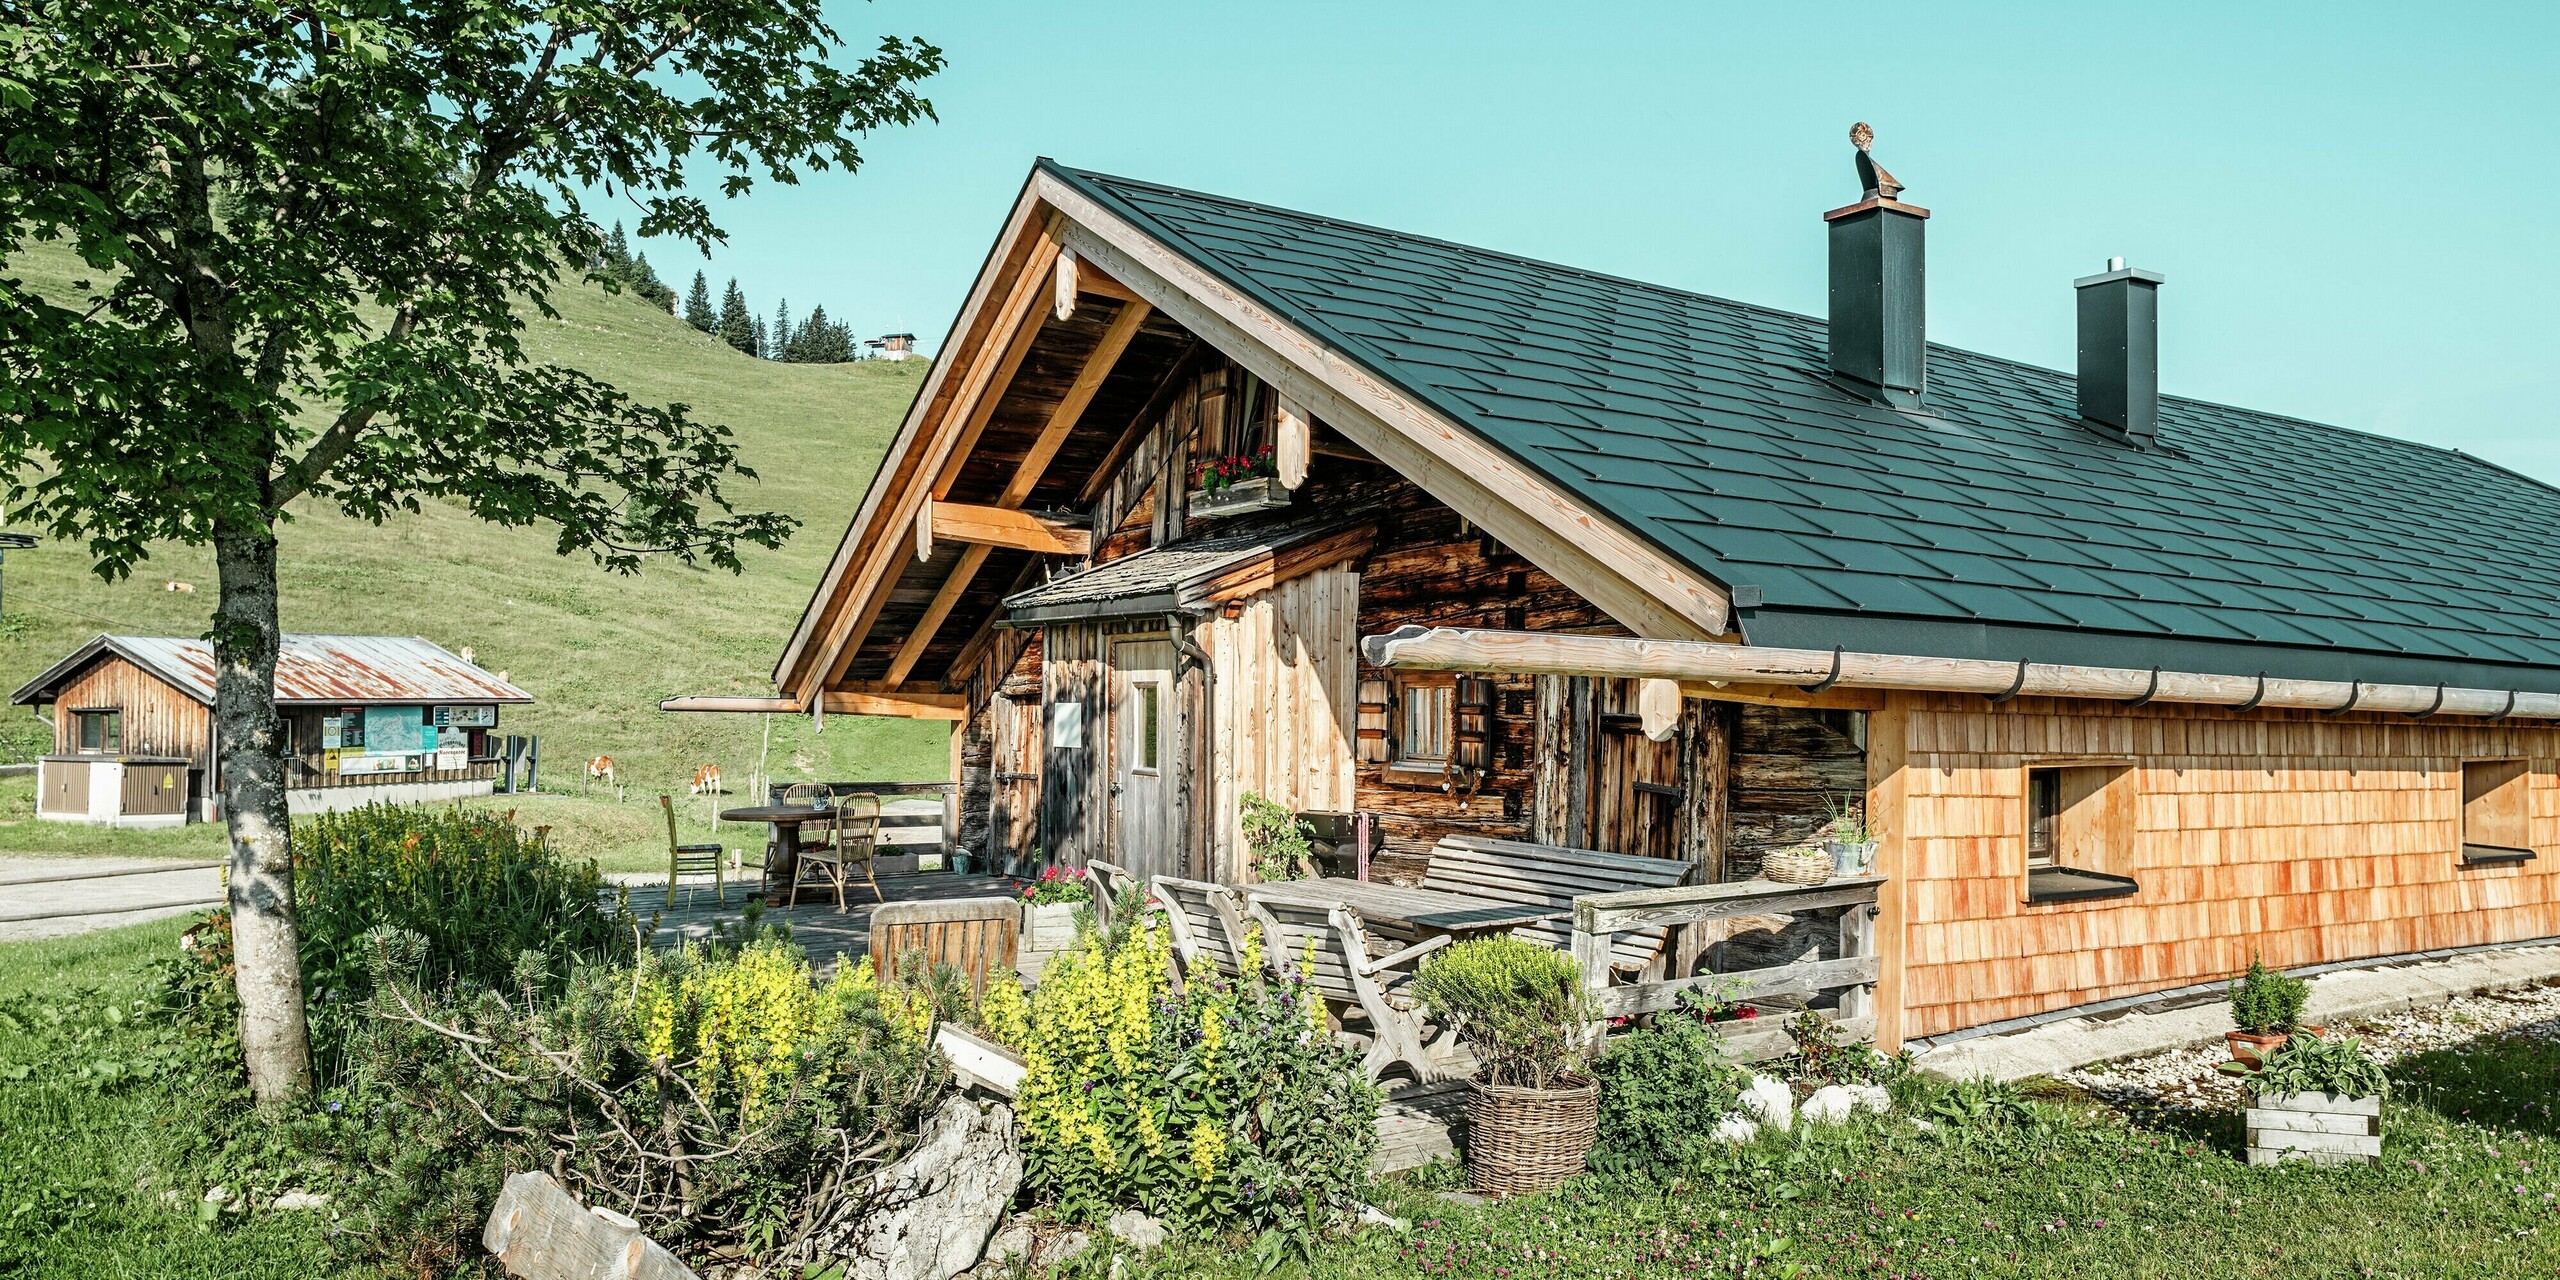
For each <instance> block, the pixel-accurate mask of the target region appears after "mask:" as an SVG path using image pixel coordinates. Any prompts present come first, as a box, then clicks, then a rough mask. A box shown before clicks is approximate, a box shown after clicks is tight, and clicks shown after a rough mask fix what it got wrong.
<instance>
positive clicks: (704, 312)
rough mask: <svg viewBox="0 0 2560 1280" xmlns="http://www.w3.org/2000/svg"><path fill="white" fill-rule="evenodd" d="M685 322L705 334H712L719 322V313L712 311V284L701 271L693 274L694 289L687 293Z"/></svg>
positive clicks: (685, 298)
mask: <svg viewBox="0 0 2560 1280" xmlns="http://www.w3.org/2000/svg"><path fill="white" fill-rule="evenodd" d="M684 322H685V323H686V324H689V325H692V326H693V327H694V328H696V329H700V330H702V331H703V332H704V333H709V332H711V329H712V326H713V325H714V324H716V323H717V322H718V315H717V313H715V312H714V311H712V309H711V284H710V282H709V281H706V280H704V279H703V278H702V273H701V272H699V271H696V272H694V273H693V287H692V288H691V289H688V290H686V291H685V295H684Z"/></svg>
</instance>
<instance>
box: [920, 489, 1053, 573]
mask: <svg viewBox="0 0 2560 1280" xmlns="http://www.w3.org/2000/svg"><path fill="white" fill-rule="evenodd" d="M925 512H926V514H925V515H924V516H922V517H919V518H918V519H917V521H916V528H917V531H918V533H919V535H920V536H919V537H918V538H917V539H916V558H917V559H919V560H928V559H931V558H932V557H933V547H934V544H935V543H938V542H962V543H970V544H973V545H974V544H980V543H983V544H985V545H987V546H991V547H1011V548H1013V549H1014V550H1016V551H1033V552H1038V553H1039V554H1041V555H1046V556H1075V557H1079V558H1081V557H1084V556H1088V555H1091V554H1093V529H1092V528H1091V527H1090V526H1088V525H1085V524H1083V523H1081V522H1079V521H1076V520H1074V519H1070V518H1067V517H1063V516H1042V515H1033V514H1032V513H1030V512H1028V511H1021V510H1016V509H1014V508H1011V507H982V506H976V505H974V504H971V503H965V502H939V501H937V502H928V503H926V504H925Z"/></svg>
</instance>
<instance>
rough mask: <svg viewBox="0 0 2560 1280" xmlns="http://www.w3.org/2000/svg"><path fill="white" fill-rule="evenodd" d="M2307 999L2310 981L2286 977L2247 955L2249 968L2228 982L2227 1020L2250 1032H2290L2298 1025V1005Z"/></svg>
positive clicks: (2264, 1033) (2301, 1004) (2300, 1022)
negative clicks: (2229, 999) (2233, 980)
mask: <svg viewBox="0 0 2560 1280" xmlns="http://www.w3.org/2000/svg"><path fill="white" fill-rule="evenodd" d="M2310 999H2311V984H2310V983H2309V982H2307V981H2305V980H2303V979H2301V978H2293V977H2287V976H2286V975H2284V974H2282V973H2279V972H2277V971H2276V970H2273V969H2270V968H2268V967H2267V965H2266V962H2265V961H2264V960H2261V959H2259V958H2258V957H2256V956H2254V955H2253V956H2251V957H2249V972H2247V973H2245V974H2242V975H2241V976H2240V979H2239V980H2238V981H2236V982H2234V983H2232V984H2231V1021H2232V1023H2233V1025H2235V1026H2238V1027H2239V1028H2240V1029H2241V1030H2243V1031H2246V1032H2249V1033H2250V1034H2252V1035H2261V1036H2267V1035H2274V1034H2276V1033H2277V1032H2285V1033H2291V1032H2292V1031H2293V1030H2294V1029H2295V1028H2296V1027H2299V1026H2300V1025H2302V1006H2303V1005H2304V1004H2305V1003H2307V1002H2309V1001H2310Z"/></svg>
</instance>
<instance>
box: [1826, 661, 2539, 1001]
mask: <svg viewBox="0 0 2560 1280" xmlns="http://www.w3.org/2000/svg"><path fill="white" fill-rule="evenodd" d="M1895 702H1896V703H1897V704H1898V706H1899V707H1901V708H1904V709H1905V711H1904V715H1903V716H1901V717H1878V718H1877V720H1876V721H1875V723H1876V724H1877V725H1887V724H1890V723H1893V721H1894V720H1895V719H1897V718H1898V719H1900V720H1901V722H1902V723H1903V724H1904V725H1905V728H1904V734H1905V737H1904V740H1903V742H1902V743H1901V746H1902V748H1903V764H1902V777H1901V778H1900V780H1899V783H1898V790H1899V793H1900V795H1901V796H1902V806H1903V807H1902V814H1901V822H1902V829H1901V832H1900V841H1899V849H1898V853H1897V856H1898V857H1899V859H1900V866H1899V870H1898V877H1897V880H1896V882H1895V888H1894V889H1893V890H1892V891H1891V892H1893V893H1894V894H1896V895H1898V897H1899V908H1900V910H1899V912H1898V913H1897V914H1899V915H1900V916H1901V918H1902V920H1903V921H1904V922H1905V929H1904V934H1903V940H1902V945H1903V951H1902V954H1901V956H1900V957H1899V961H1900V969H1901V975H1900V982H1901V989H1900V1001H1901V1004H1902V1008H1903V1028H1902V1029H1903V1034H1904V1035H1905V1036H1923V1035H1930V1034H1935V1033H1938V1032H1943V1031H1949V1030H1954V1029H1957V1028H1961V1027H1968V1026H1975V1025H1979V1024H1982V1023H1986V1022H1995V1021H1999V1020H2001V1019H2005V1018H2014V1017H2021V1016H2025V1015H2029V1014H2035V1013H2042V1012H2046V1011H2048V1010H2053V1009H2059V1008H2065V1007H2069V1006H2073V1005H2079V1004H2086V1003H2089V1002H2092V1001H2097V1000H2105V999H2110V998H2113V997H2117V996H2125V995H2135V994H2140V993H2142V992H2147V991H2158V990H2165V989H2168V988H2172V987H2179V986H2185V985H2187V984H2190V983H2194V982H2199V981H2205V980H2211V979H2217V978H2220V977H2223V976H2226V975H2229V974H2232V973H2236V972H2238V971H2240V970H2242V969H2245V968H2247V967H2248V964H2249V960H2250V957H2251V956H2252V955H2253V954H2257V955H2262V956H2263V957H2264V958H2265V960H2266V962H2267V963H2268V964H2271V965H2275V966H2278V967H2280V968H2296V967H2300V966H2303V965H2312V964H2321V963H2326V962H2331V961H2339V960H2351V959H2360V958H2364V957H2370V956H2382V955H2394V954H2400V953H2404V952H2410V951H2422V950H2430V949H2435V948H2441V947H2462V946H2472V945H2477V944H2482V943H2493V942H2505V941H2516V940H2522V939H2529V938H2540V937H2549V936H2553V935H2560V879H2555V876H2560V782H2555V771H2556V770H2560V727H2553V726H2542V725H2536V724H2532V723H2525V722H2514V723H2508V724H2483V723H2481V722H2478V721H2456V720H2443V721H2431V722H2422V721H2416V720H2412V719H2409V718H2407V717H2402V716H2372V717H2356V716H2345V717H2339V718H2335V719H2332V718H2329V717H2324V716H2321V715H2319V714H2317V713H2311V712H2259V713H2255V714H2253V715H2248V716H2242V715H2239V714H2235V713H2233V712H2230V711H2226V710H2222V709H2218V708H2198V707H2172V706H2153V707H2146V708H2140V709H2133V708H2125V707H2117V706H2112V705H2108V704H2103V703H2092V702H2087V701H2060V700H2049V699H2034V698H2022V699H2019V700H2017V701H2016V702H2014V703H2009V704H1992V703H1989V702H1987V701H1986V700H1984V699H1981V698H1975V697H1969V696H1963V695H1897V697H1896V699H1895ZM2494 758H2516V759H2523V760H2526V761H2528V762H2529V765H2530V771H2529V774H2528V781H2527V784H2526V785H2527V786H2528V787H2529V788H2530V790H2529V796H2530V813H2531V833H2530V834H2531V841H2532V847H2533V848H2534V849H2535V850H2536V851H2537V852H2538V853H2539V854H2540V856H2539V857H2538V858H2536V859H2535V860H2532V861H2527V862H2520V863H2505V864H2499V865H2475V866H2465V865H2464V864H2463V862H2462V855H2461V845H2462V800H2463V795H2462V763H2463V761H2464V760H2466V759H2475V760H2476V759H2494ZM1889 761H1890V757H1889V756H1888V755H1887V754H1885V753H1879V754H1878V757H1877V764H1878V766H1879V767H1880V768H1890V767H1891V766H1890V763H1889ZM2074 763H2092V764H2108V765H2114V766H2120V767H2123V768H2126V769H2127V770H2129V772H2130V775H2131V776H2130V779H2129V784H2130V787H2131V801H2132V802H2131V803H2130V804H2129V805H2127V806H2125V807H2124V809H2125V811H2124V814H2123V818H2122V821H2123V822H2124V824H2125V826H2126V827H2127V830H2125V831H2124V832H2122V834H2121V837H2120V839H2118V840H2117V841H2116V842H2115V844H2114V847H2113V848H2112V849H2111V851H2110V852H2109V853H2108V855H2107V864H2106V865H2102V866H2091V867H2090V868H2089V869H2092V870H2101V871H2106V872H2110V873H2113V874H2117V875H2124V876H2130V877H2132V878H2133V879H2134V880H2135V881H2137V882H2138V883H2139V885H2140V890H2139V892H2137V893H2135V894H2133V895H2131V896H2128V897H2120V898H2107V899H2100V900H2094V901H2084V902H2076V903H2075V902H2059V903H2037V904H2029V903H2027V902H2026V901H2025V900H2024V899H2025V896H2026V895H2025V885H2026V878H2025V877H2026V856H2027V853H2026V835H2027V831H2026V819H2027V806H2026V771H2027V768H2028V766H2030V765H2032V764H2074Z"/></svg>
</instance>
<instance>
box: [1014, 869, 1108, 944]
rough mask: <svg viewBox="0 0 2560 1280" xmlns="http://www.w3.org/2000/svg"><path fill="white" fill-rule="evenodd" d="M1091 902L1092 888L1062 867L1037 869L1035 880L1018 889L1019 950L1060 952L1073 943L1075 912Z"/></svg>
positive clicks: (1079, 877) (1081, 878) (1082, 879)
mask: <svg viewBox="0 0 2560 1280" xmlns="http://www.w3.org/2000/svg"><path fill="white" fill-rule="evenodd" d="M1091 901H1093V886H1092V885H1089V884H1086V883H1085V879H1084V877H1083V876H1081V875H1078V874H1076V873H1075V872H1073V871H1069V870H1067V869H1066V868H1064V867H1058V866H1049V867H1043V868H1041V869H1040V875H1039V878H1038V879H1035V880H1033V881H1032V882H1031V883H1029V884H1026V885H1024V886H1022V948H1023V950H1025V951H1033V952H1048V951H1058V950H1063V949H1064V948H1065V947H1066V946H1067V945H1068V944H1069V943H1072V942H1074V941H1075V940H1076V908H1078V907H1081V906H1083V905H1085V904H1086V903H1089V902H1091Z"/></svg>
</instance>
